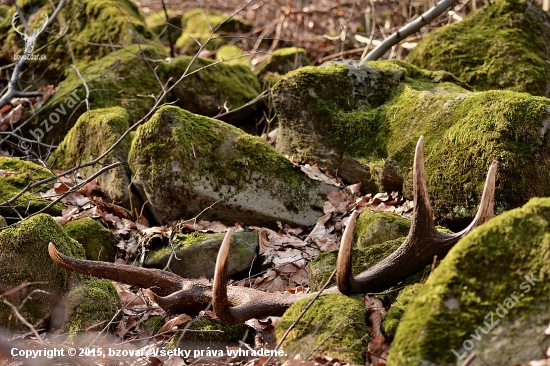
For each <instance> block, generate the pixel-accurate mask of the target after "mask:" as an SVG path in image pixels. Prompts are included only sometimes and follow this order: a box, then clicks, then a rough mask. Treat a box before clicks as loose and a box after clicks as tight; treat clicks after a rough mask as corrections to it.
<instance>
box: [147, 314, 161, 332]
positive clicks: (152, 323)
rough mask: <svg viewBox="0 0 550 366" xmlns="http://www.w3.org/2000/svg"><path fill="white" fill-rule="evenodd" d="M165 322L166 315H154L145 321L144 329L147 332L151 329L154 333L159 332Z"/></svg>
mask: <svg viewBox="0 0 550 366" xmlns="http://www.w3.org/2000/svg"><path fill="white" fill-rule="evenodd" d="M165 323H166V321H165V320H164V317H162V316H160V315H152V316H149V317H148V318H147V320H146V321H144V322H143V329H144V330H145V331H146V332H148V331H150V332H151V333H152V334H157V333H158V331H159V330H160V329H161V328H162V327H163V326H164V324H165Z"/></svg>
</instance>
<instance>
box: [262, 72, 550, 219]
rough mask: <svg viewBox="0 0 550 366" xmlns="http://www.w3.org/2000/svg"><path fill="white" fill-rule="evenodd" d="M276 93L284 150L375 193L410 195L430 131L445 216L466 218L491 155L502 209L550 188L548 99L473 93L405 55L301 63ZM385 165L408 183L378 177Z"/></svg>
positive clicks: (431, 176)
mask: <svg viewBox="0 0 550 366" xmlns="http://www.w3.org/2000/svg"><path fill="white" fill-rule="evenodd" d="M273 90H274V99H275V105H276V108H277V113H278V118H279V136H278V140H277V145H276V148H277V150H278V151H279V152H281V153H282V154H285V155H290V156H292V155H295V156H296V157H297V158H298V159H313V160H317V161H320V162H321V164H323V165H326V166H328V167H330V168H332V169H334V170H337V171H338V175H339V176H341V177H343V178H344V179H346V180H348V181H349V182H350V183H355V182H357V181H361V182H363V183H364V187H366V189H367V190H370V191H377V192H378V191H380V190H387V191H389V190H390V189H391V190H394V189H401V188H402V189H403V191H404V193H405V194H406V195H410V194H411V191H412V162H413V156H414V148H415V145H416V143H417V141H418V138H419V136H421V135H424V136H425V140H424V141H425V142H424V152H425V153H424V155H425V162H426V171H427V183H428V187H429V189H430V197H431V202H432V206H433V208H434V211H435V214H436V215H437V217H438V218H439V219H441V220H446V221H447V220H448V221H452V222H453V223H454V224H455V225H457V226H462V225H464V224H465V223H469V221H470V220H471V218H472V217H473V215H474V213H475V212H476V211H477V205H478V203H479V200H480V197H481V193H482V189H483V184H484V181H485V176H486V174H487V169H488V166H489V164H490V162H491V161H492V160H498V161H499V178H498V185H497V187H496V192H495V205H496V206H495V207H496V212H497V213H500V212H503V211H504V210H506V209H509V208H513V207H518V206H520V205H522V204H524V203H525V201H526V200H528V199H529V198H530V197H535V196H545V195H550V179H549V178H550V163H549V162H550V160H549V159H548V156H549V154H550V150H549V148H548V133H547V129H548V126H550V99H547V98H543V97H536V96H531V95H529V94H525V93H516V92H512V91H487V92H470V91H468V90H467V89H466V88H464V84H463V83H461V82H460V81H458V80H457V79H456V78H455V77H454V76H452V75H451V74H449V73H445V72H433V73H432V72H428V71H425V70H420V69H417V68H415V67H413V66H412V65H410V64H407V63H405V62H402V61H374V62H369V63H367V64H359V63H353V62H339V63H330V64H327V65H325V67H321V68H315V67H304V68H302V69H299V70H295V71H292V72H290V73H288V74H287V75H285V76H284V77H283V78H282V79H281V80H280V81H279V82H278V83H277V84H276V85H275V86H274V88H273ZM297 110H298V111H300V113H296V111H297ZM388 165H390V167H393V168H391V169H395V171H397V170H398V171H399V172H400V173H401V175H402V177H403V179H404V180H403V182H404V183H403V187H400V186H399V185H397V184H396V183H397V181H391V180H390V181H386V182H384V181H379V182H378V183H377V180H376V171H377V170H379V169H382V170H383V169H384V167H386V166H388ZM391 169H390V170H391ZM359 173H360V174H359ZM381 176H383V174H382V175H381ZM395 177H398V176H395Z"/></svg>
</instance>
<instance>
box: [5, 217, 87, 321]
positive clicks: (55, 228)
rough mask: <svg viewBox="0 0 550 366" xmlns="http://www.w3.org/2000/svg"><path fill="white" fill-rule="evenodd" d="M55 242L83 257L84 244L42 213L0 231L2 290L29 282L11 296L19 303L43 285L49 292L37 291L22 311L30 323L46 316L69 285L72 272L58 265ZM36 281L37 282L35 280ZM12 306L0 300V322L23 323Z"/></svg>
mask: <svg viewBox="0 0 550 366" xmlns="http://www.w3.org/2000/svg"><path fill="white" fill-rule="evenodd" d="M50 242H52V243H54V244H55V246H56V248H57V249H58V250H59V251H60V252H61V253H63V254H65V255H68V256H70V257H73V258H80V259H84V257H85V253H84V248H83V247H82V245H80V243H78V242H77V241H76V240H73V239H71V238H70V237H69V236H68V235H67V234H66V233H65V231H64V230H63V228H62V227H61V226H60V225H59V224H58V223H57V222H56V221H55V220H54V219H53V218H52V217H51V216H49V215H46V214H39V215H36V216H33V217H31V218H28V219H26V220H24V221H21V222H20V223H18V224H16V225H15V226H13V227H10V228H7V229H4V230H3V231H2V232H0V279H1V280H0V287H1V288H2V292H4V291H5V290H7V289H8V288H12V287H15V286H19V285H21V284H23V283H31V282H32V283H33V284H30V285H28V286H26V287H25V288H24V289H23V292H19V293H18V294H16V295H15V296H14V299H11V302H12V304H14V305H16V306H19V305H21V302H22V301H23V299H24V298H25V295H26V294H27V293H30V292H31V291H32V290H33V289H40V290H44V291H47V292H49V293H50V295H43V296H40V294H35V295H34V296H32V298H31V299H28V300H27V301H26V302H25V304H24V305H23V307H22V308H20V309H19V312H20V313H21V314H22V315H23V316H24V317H25V319H27V321H29V322H30V323H31V324H36V323H37V322H39V321H44V320H45V319H47V317H48V315H49V313H50V308H51V306H52V304H53V303H55V301H56V299H58V297H59V295H60V294H62V293H63V292H65V291H66V290H67V288H68V286H69V282H70V279H71V278H73V274H72V273H70V272H68V271H66V270H65V269H63V268H61V267H59V266H58V265H57V264H56V263H55V262H54V261H53V260H52V259H51V258H50V256H49V254H48V243H50ZM35 282H36V283H35ZM10 314H11V310H10V309H9V308H8V307H7V306H6V305H4V304H0V325H2V326H3V327H5V328H11V329H19V328H22V327H24V326H23V324H21V323H20V322H19V320H17V318H16V317H15V316H10Z"/></svg>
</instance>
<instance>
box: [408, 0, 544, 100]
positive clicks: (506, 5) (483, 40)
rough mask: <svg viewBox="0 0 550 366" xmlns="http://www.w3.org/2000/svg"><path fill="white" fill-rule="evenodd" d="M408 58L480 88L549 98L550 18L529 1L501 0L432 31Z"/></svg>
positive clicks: (424, 66)
mask: <svg viewBox="0 0 550 366" xmlns="http://www.w3.org/2000/svg"><path fill="white" fill-rule="evenodd" d="M408 60H409V61H410V62H412V63H414V64H416V65H418V66H420V67H422V68H426V69H430V70H446V71H449V72H451V73H453V74H455V75H457V76H458V77H459V78H461V79H462V80H464V81H466V82H467V83H469V84H471V85H473V86H474V87H475V89H476V90H488V89H510V90H514V91H519V92H528V93H531V94H534V95H543V96H550V88H549V86H550V84H549V82H548V78H547V75H548V74H549V73H550V18H549V17H548V15H547V14H545V12H543V11H542V10H541V9H540V8H539V7H538V5H537V4H533V3H532V2H530V1H523V0H498V1H495V2H494V4H493V5H491V6H488V7H483V8H482V9H480V10H479V11H476V12H474V13H472V14H470V15H469V16H467V17H466V18H465V19H464V20H463V21H460V22H457V23H454V24H451V25H447V26H445V27H442V28H439V29H437V30H435V31H434V32H430V33H429V34H428V35H427V36H426V37H424V38H423V39H422V41H421V42H419V43H418V46H417V47H415V48H414V49H413V50H412V51H411V53H410V54H409V56H408Z"/></svg>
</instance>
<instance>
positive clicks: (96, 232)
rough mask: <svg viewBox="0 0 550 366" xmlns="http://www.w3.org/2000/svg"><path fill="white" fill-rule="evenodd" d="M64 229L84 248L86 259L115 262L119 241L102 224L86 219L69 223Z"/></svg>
mask: <svg viewBox="0 0 550 366" xmlns="http://www.w3.org/2000/svg"><path fill="white" fill-rule="evenodd" d="M63 229H65V231H66V232H67V234H69V236H70V237H71V238H73V239H74V240H76V241H78V242H79V243H80V244H82V246H83V247H84V251H85V252H86V259H89V260H93V261H104V262H114V260H115V252H116V244H117V241H116V239H115V236H114V235H113V233H112V232H111V231H110V230H109V229H107V228H105V227H104V226H103V225H102V224H101V223H100V222H98V221H96V220H94V219H92V218H90V217H85V218H82V219H78V220H74V221H70V222H68V223H67V224H66V225H65V226H63Z"/></svg>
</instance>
